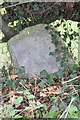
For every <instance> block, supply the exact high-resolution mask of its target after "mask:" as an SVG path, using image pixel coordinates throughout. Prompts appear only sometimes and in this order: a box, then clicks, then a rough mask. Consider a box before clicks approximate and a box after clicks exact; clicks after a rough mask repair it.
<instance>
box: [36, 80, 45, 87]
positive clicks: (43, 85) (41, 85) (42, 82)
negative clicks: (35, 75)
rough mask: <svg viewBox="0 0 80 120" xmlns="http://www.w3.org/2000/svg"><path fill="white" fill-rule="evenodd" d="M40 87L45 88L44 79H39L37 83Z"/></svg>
mask: <svg viewBox="0 0 80 120" xmlns="http://www.w3.org/2000/svg"><path fill="white" fill-rule="evenodd" d="M38 85H39V86H40V87H41V88H45V87H46V85H45V82H44V81H41V82H40V83H39V84H38Z"/></svg>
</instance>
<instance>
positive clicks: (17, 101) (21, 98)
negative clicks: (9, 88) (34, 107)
mask: <svg viewBox="0 0 80 120" xmlns="http://www.w3.org/2000/svg"><path fill="white" fill-rule="evenodd" d="M22 101H23V97H22V96H20V97H18V98H17V99H15V101H14V104H16V105H18V104H20V103H21V102H22Z"/></svg>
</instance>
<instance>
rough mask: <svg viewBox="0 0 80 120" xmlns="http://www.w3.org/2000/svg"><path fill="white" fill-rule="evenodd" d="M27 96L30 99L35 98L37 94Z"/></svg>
mask: <svg viewBox="0 0 80 120" xmlns="http://www.w3.org/2000/svg"><path fill="white" fill-rule="evenodd" d="M27 97H28V99H29V100H31V99H34V98H35V96H34V95H28V96H27Z"/></svg>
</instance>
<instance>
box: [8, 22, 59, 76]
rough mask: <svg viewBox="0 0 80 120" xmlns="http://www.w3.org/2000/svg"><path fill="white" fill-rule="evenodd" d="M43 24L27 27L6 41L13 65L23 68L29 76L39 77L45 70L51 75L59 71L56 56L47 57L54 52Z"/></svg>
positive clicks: (53, 46)
mask: <svg viewBox="0 0 80 120" xmlns="http://www.w3.org/2000/svg"><path fill="white" fill-rule="evenodd" d="M45 26H46V25H44V24H39V25H36V26H32V27H28V28H26V29H24V30H23V31H21V32H20V33H19V34H18V35H16V36H14V37H12V38H11V39H10V40H9V41H8V46H9V50H10V53H11V56H12V60H13V63H14V65H15V66H16V67H20V66H25V70H26V72H28V73H29V74H30V75H31V74H35V75H39V73H40V71H42V70H46V71H47V72H49V73H53V72H56V71H58V70H59V68H60V64H59V63H58V62H56V55H55V56H52V55H49V52H53V51H54V50H55V45H54V44H53V43H51V36H50V34H49V32H48V31H47V30H46V29H45Z"/></svg>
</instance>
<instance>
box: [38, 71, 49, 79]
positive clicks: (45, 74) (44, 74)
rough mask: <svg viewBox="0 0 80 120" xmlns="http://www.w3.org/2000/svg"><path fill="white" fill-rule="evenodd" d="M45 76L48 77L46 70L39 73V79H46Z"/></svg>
mask: <svg viewBox="0 0 80 120" xmlns="http://www.w3.org/2000/svg"><path fill="white" fill-rule="evenodd" d="M47 75H48V73H47V71H46V70H43V71H41V72H40V77H41V78H46V77H47Z"/></svg>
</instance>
